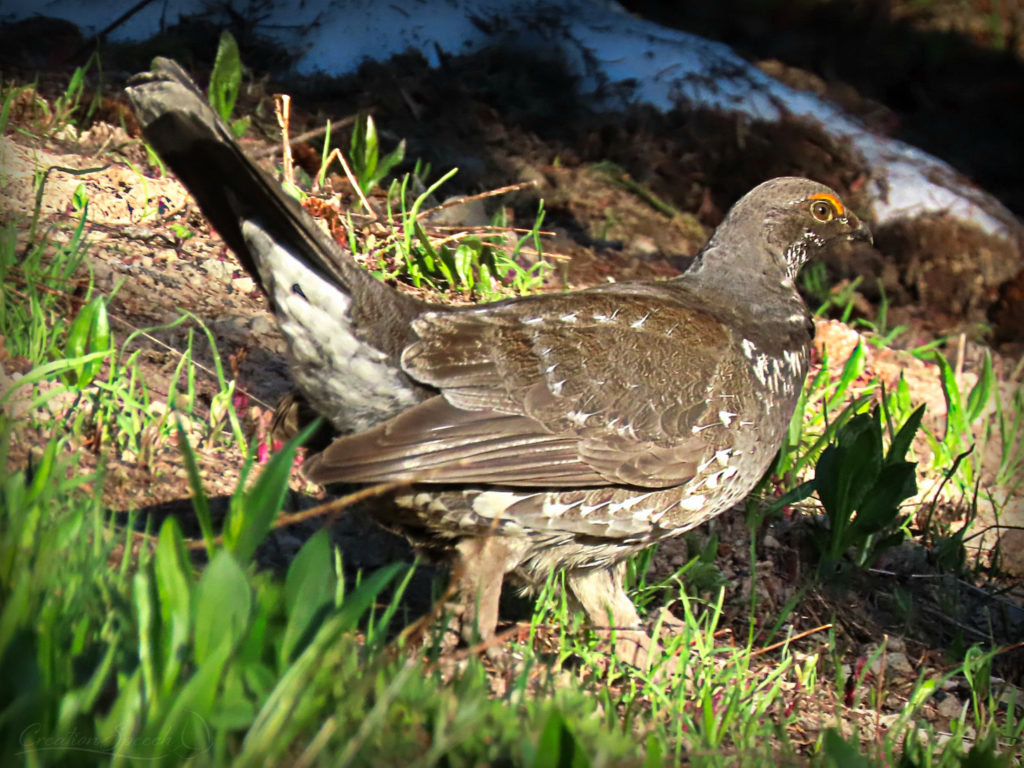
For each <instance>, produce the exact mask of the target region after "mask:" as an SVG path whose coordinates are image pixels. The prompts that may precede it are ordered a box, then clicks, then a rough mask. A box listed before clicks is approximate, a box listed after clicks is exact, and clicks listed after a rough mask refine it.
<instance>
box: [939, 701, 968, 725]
mask: <svg viewBox="0 0 1024 768" xmlns="http://www.w3.org/2000/svg"><path fill="white" fill-rule="evenodd" d="M963 708H964V705H963V703H962V702H961V701H960V699H958V698H957V697H956V696H947V697H946V698H944V699H943V700H942V701H941V702H939V706H937V707H936V708H935V709H936V711H937V712H938V713H939V714H940V715H942V716H943V717H948V718H949V719H950V720H952V719H954V718H957V717H960V713H961V712H962V711H963Z"/></svg>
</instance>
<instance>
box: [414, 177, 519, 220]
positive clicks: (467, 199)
mask: <svg viewBox="0 0 1024 768" xmlns="http://www.w3.org/2000/svg"><path fill="white" fill-rule="evenodd" d="M536 186H537V182H536V181H521V182H519V183H518V184H509V185H508V186H505V187H498V188H497V189H489V190H487V191H486V192H481V193H480V194H478V195H470V196H469V197H457V198H455V199H454V200H447V201H445V202H443V203H441V204H440V205H437V206H434V207H433V208H428V209H427V210H425V211H420V213H419V216H417V217H416V218H418V219H422V218H424V217H426V216H430V215H431V214H433V213H437V212H438V211H443V210H444V209H445V208H453V207H455V206H456V205H462V204H463V203H471V202H473V201H474V200H483V199H484V198H487V197H495V196H497V195H504V194H505V193H506V192H515V191H516V190H517V189H525V188H526V187H536ZM526 231H527V232H532V231H533V230H526Z"/></svg>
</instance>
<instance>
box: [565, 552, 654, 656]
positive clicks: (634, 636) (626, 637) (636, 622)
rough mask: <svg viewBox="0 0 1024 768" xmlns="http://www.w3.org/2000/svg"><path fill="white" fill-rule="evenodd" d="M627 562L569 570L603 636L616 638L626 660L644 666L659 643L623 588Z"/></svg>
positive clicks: (573, 587)
mask: <svg viewBox="0 0 1024 768" xmlns="http://www.w3.org/2000/svg"><path fill="white" fill-rule="evenodd" d="M625 573H626V564H625V562H621V563H618V564H616V565H614V566H612V567H610V568H594V569H590V570H579V571H570V572H569V573H567V574H566V577H567V579H568V583H569V589H570V590H571V591H572V594H573V596H574V597H575V598H576V600H577V601H578V602H579V604H580V606H581V607H582V608H583V610H584V612H585V613H586V614H587V618H588V619H589V620H590V622H591V623H592V624H594V625H595V626H598V627H607V629H599V630H598V633H599V634H600V635H602V636H603V637H606V638H608V639H611V638H612V637H613V636H614V638H615V653H616V655H617V656H618V657H619V658H620V659H622V660H623V661H625V662H627V663H630V664H634V665H635V666H638V667H644V666H646V664H647V657H648V655H649V654H650V653H651V652H653V651H654V650H655V648H656V647H657V645H656V644H655V643H654V641H652V640H651V638H650V637H649V636H648V634H647V633H646V632H645V631H644V630H643V628H642V627H641V625H640V616H639V615H637V612H636V606H634V605H633V602H632V601H631V600H630V599H629V598H628V597H627V596H626V591H625V590H624V589H623V588H622V578H623V576H624V575H625Z"/></svg>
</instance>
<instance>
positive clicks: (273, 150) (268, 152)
mask: <svg viewBox="0 0 1024 768" xmlns="http://www.w3.org/2000/svg"><path fill="white" fill-rule="evenodd" d="M355 121H356V118H355V115H349V116H348V117H343V118H341V119H340V120H336V121H332V122H331V130H332V131H333V130H334V129H335V128H344V127H346V126H349V125H352V123H354V122H355ZM325 133H327V126H326V125H321V126H320V127H319V128H311V129H310V130H308V131H303V132H302V133H300V134H299V135H298V136H293V137H292V138H290V139H288V146H290V147H294V146H295V145H296V144H303V143H305V142H307V141H309V140H310V139H316V138H318V137H320V136H323V135H324V134H325ZM281 151H282V147H281V145H279V144H271V145H270V146H268V147H263V149H260V150H259V151H257V152H253V153H252V154H251V155H250V157H252V158H254V159H256V160H265V159H266V158H268V157H273V156H274V155H276V154H278V153H279V152H281Z"/></svg>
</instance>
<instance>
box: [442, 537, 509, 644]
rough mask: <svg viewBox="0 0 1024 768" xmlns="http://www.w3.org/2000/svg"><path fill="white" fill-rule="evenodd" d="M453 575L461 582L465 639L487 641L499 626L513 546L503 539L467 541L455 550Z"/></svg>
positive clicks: (484, 538)
mask: <svg viewBox="0 0 1024 768" xmlns="http://www.w3.org/2000/svg"><path fill="white" fill-rule="evenodd" d="M455 549H456V552H457V553H458V554H457V556H456V560H455V564H454V569H453V574H454V575H455V576H456V577H457V578H458V579H459V584H458V588H459V594H460V598H461V601H462V608H463V611H462V639H463V640H465V641H466V642H467V643H473V642H474V641H475V640H482V641H487V640H490V639H491V638H492V637H494V630H495V628H496V627H497V626H498V603H499V601H500V599H501V584H502V581H503V580H504V578H505V574H506V573H508V571H509V570H511V569H512V567H513V566H514V564H515V563H514V558H513V552H512V547H511V546H510V545H509V542H508V541H507V540H506V539H504V538H503V537H501V536H485V537H483V538H466V539H463V540H462V541H460V542H459V543H458V544H457V545H456V547H455Z"/></svg>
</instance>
